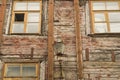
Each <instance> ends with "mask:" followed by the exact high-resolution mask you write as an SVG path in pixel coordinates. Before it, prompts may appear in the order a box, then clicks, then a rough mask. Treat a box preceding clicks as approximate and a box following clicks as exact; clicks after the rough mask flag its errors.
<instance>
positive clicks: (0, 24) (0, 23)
mask: <svg viewBox="0 0 120 80" xmlns="http://www.w3.org/2000/svg"><path fill="white" fill-rule="evenodd" d="M0 7H2V8H1V9H2V10H1V11H2V12H0V14H1V17H0V18H1V19H0V45H1V44H2V41H3V40H2V39H3V27H4V19H5V10H6V0H2V5H1V6H0Z"/></svg>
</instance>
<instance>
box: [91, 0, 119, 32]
mask: <svg viewBox="0 0 120 80" xmlns="http://www.w3.org/2000/svg"><path fill="white" fill-rule="evenodd" d="M91 16H92V31H93V33H120V17H119V16H120V1H119V0H114V1H109V0H107V1H106V0H101V1H100V0H99V1H97V0H94V1H91Z"/></svg>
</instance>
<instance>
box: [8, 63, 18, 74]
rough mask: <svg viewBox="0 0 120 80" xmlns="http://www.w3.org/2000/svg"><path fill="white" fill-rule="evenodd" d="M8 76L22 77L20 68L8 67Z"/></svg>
mask: <svg viewBox="0 0 120 80" xmlns="http://www.w3.org/2000/svg"><path fill="white" fill-rule="evenodd" d="M6 76H20V66H19V65H14V66H10V65H9V66H8V67H7V71H6Z"/></svg>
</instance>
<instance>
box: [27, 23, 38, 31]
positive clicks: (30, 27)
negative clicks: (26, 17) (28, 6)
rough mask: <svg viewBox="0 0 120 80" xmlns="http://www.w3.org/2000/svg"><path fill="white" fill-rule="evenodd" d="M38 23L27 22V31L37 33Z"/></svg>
mask: <svg viewBox="0 0 120 80" xmlns="http://www.w3.org/2000/svg"><path fill="white" fill-rule="evenodd" d="M38 26H39V23H28V24H27V33H38Z"/></svg>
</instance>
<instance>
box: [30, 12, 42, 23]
mask: <svg viewBox="0 0 120 80" xmlns="http://www.w3.org/2000/svg"><path fill="white" fill-rule="evenodd" d="M39 21H40V13H28V22H39Z"/></svg>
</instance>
